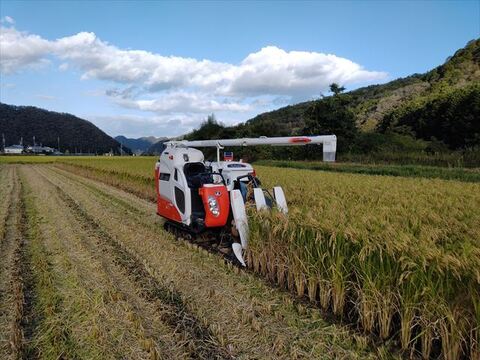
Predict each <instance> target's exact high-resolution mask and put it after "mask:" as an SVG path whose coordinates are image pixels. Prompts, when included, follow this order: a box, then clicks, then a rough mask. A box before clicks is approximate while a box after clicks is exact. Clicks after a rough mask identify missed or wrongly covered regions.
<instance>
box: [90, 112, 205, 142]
mask: <svg viewBox="0 0 480 360" xmlns="http://www.w3.org/2000/svg"><path fill="white" fill-rule="evenodd" d="M83 117H84V118H85V119H88V120H90V121H91V122H93V123H95V124H97V125H98V126H99V127H100V128H102V129H104V130H105V131H106V132H107V133H109V134H111V135H113V136H116V135H125V134H126V135H127V136H129V137H134V138H138V137H142V136H145V135H146V134H148V135H152V136H157V137H173V136H177V135H180V134H185V133H187V132H189V131H191V130H192V129H194V128H195V127H196V126H197V125H198V123H199V122H201V121H202V120H203V119H202V118H201V117H199V116H198V115H197V116H193V115H190V116H188V115H173V116H172V115H165V116H158V115H156V116H136V115H112V116H89V115H85V116H83Z"/></svg>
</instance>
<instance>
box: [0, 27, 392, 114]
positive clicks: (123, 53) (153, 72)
mask: <svg viewBox="0 0 480 360" xmlns="http://www.w3.org/2000/svg"><path fill="white" fill-rule="evenodd" d="M5 21H7V20H6V18H5ZM0 52H1V57H0V71H1V72H2V73H4V74H13V73H15V72H18V71H21V70H22V69H25V68H32V67H36V66H41V65H45V64H47V63H48V62H49V61H50V59H52V58H54V59H57V60H59V61H60V62H61V64H60V65H59V67H58V69H59V70H61V71H68V70H72V69H79V70H80V71H81V73H82V79H97V80H105V81H107V86H111V83H114V84H117V88H116V89H111V90H109V91H106V92H104V94H105V95H107V97H108V98H109V99H111V100H112V101H113V102H115V103H116V104H118V105H120V106H122V107H125V108H129V109H136V110H140V111H148V112H153V113H156V114H158V115H168V114H170V115H174V114H201V115H205V114H207V113H211V112H223V113H224V114H234V113H238V114H244V113H245V112H249V113H255V112H256V111H265V110H271V109H272V108H273V107H275V105H278V101H281V102H282V103H288V102H289V99H290V101H293V100H295V101H299V100H307V99H311V98H312V96H318V95H319V94H321V93H322V92H325V91H326V90H327V89H328V85H329V84H331V83H332V82H336V83H339V84H341V85H344V86H347V87H351V86H352V85H354V84H370V83H372V82H378V81H381V80H382V79H385V78H386V76H387V74H386V73H384V72H378V71H369V70H366V69H364V68H363V67H362V66H361V65H359V64H357V63H355V62H353V61H351V60H349V59H346V58H342V57H338V56H336V55H332V54H324V53H319V52H308V51H286V50H283V49H280V48H278V47H276V46H266V47H264V48H262V49H260V50H259V51H257V52H254V53H251V54H247V55H246V57H245V58H244V60H243V61H241V62H240V63H238V64H229V63H224V62H216V61H211V60H207V59H201V60H199V59H193V58H185V57H178V56H164V55H161V54H155V53H151V52H148V51H144V50H129V49H120V48H118V47H117V46H115V45H112V44H109V43H108V42H105V41H103V40H101V39H99V38H98V37H97V36H96V35H95V34H94V33H91V32H80V33H78V34H75V35H72V36H66V37H63V38H60V39H56V40H47V39H43V38H41V37H40V36H38V35H34V34H28V33H26V32H21V31H18V30H16V29H15V28H13V27H8V28H6V27H1V28H0ZM279 99H280V100H279ZM231 118H232V119H233V118H236V119H238V116H232V117H231Z"/></svg>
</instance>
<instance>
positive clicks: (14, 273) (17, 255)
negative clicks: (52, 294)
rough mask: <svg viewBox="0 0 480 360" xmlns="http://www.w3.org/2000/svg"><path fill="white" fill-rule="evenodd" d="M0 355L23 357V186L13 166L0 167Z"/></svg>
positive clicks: (2, 356) (12, 357)
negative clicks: (0, 203)
mask: <svg viewBox="0 0 480 360" xmlns="http://www.w3.org/2000/svg"><path fill="white" fill-rule="evenodd" d="M0 181H2V183H0V184H1V185H0V196H1V198H2V207H1V208H2V212H1V218H0V221H1V226H0V229H1V231H0V234H1V237H0V256H1V261H0V358H2V359H17V358H22V357H23V356H24V343H25V341H24V334H23V329H22V322H23V320H24V313H25V305H26V301H25V297H24V292H25V280H26V278H27V276H26V274H24V273H23V270H24V265H25V263H28V261H27V260H26V259H25V257H24V256H23V255H24V254H23V247H24V244H25V241H24V237H23V230H24V226H23V222H24V206H23V196H22V194H23V191H22V185H21V183H20V182H19V179H18V174H17V171H16V169H15V168H14V167H4V168H0Z"/></svg>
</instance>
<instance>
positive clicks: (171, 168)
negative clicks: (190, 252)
mask: <svg viewBox="0 0 480 360" xmlns="http://www.w3.org/2000/svg"><path fill="white" fill-rule="evenodd" d="M203 160H204V157H203V153H202V152H201V151H200V150H197V149H192V148H185V147H172V148H168V149H166V150H165V151H164V152H162V154H161V155H160V159H159V161H158V162H157V163H156V165H155V167H156V168H160V173H161V174H168V175H169V180H168V181H166V180H162V179H161V178H160V179H159V193H160V196H161V197H163V198H164V199H166V200H168V201H170V202H171V203H172V204H174V206H175V207H176V208H177V210H178V212H179V213H180V216H181V218H182V223H183V224H185V225H187V226H188V225H190V223H191V217H190V216H191V214H192V202H191V194H190V189H189V187H188V185H187V180H186V177H185V173H184V172H183V167H184V166H185V164H186V163H187V162H202V163H203ZM175 170H176V171H175ZM175 175H176V176H175ZM175 187H177V188H178V189H180V190H181V191H183V193H184V211H182V209H181V208H180V207H179V206H178V204H177V201H176V199H175Z"/></svg>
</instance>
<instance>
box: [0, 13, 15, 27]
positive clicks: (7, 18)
mask: <svg viewBox="0 0 480 360" xmlns="http://www.w3.org/2000/svg"><path fill="white" fill-rule="evenodd" d="M0 22H2V23H6V24H10V25H13V24H15V20H14V19H13V18H12V17H10V16H8V15H7V16H4V17H3V18H2V19H1V20H0Z"/></svg>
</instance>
